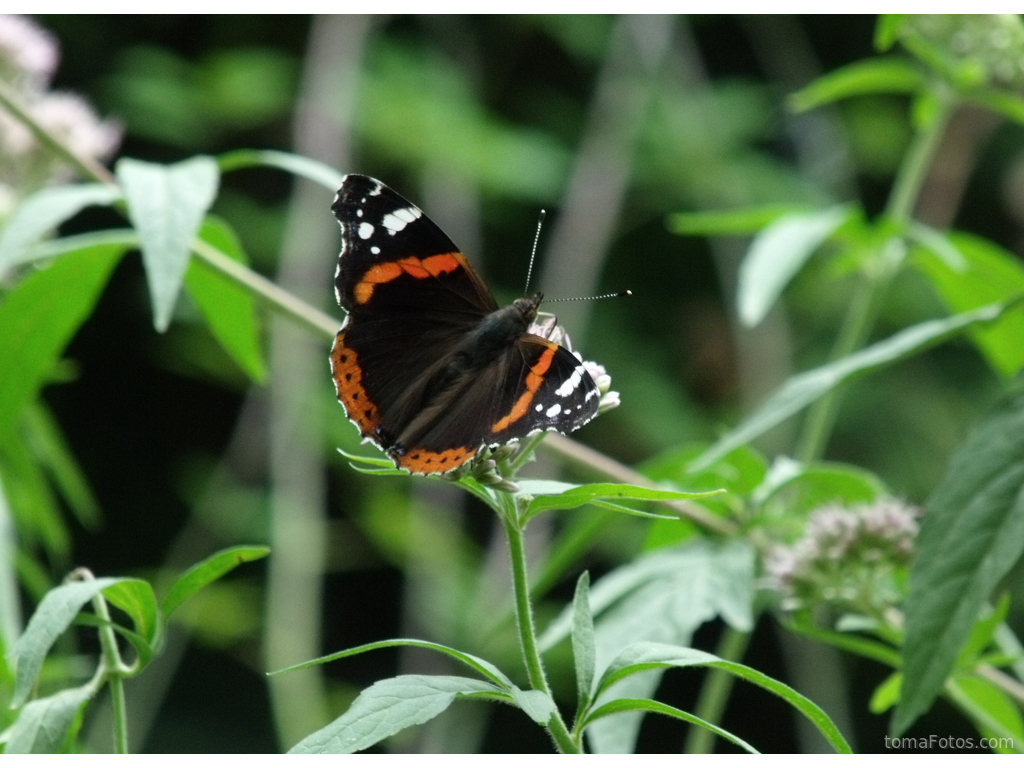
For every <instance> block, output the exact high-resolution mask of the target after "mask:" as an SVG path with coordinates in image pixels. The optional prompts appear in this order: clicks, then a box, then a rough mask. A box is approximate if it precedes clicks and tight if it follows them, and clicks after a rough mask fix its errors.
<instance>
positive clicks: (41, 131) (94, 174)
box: [0, 80, 114, 184]
mask: <svg viewBox="0 0 1024 768" xmlns="http://www.w3.org/2000/svg"><path fill="white" fill-rule="evenodd" d="M0 106H2V107H4V109H6V110H7V111H8V112H9V113H10V114H11V116H12V117H14V118H15V119H16V120H17V121H18V122H20V123H21V124H22V125H24V126H25V127H26V128H28V129H29V131H30V132H31V133H32V135H33V136H35V138H36V140H37V141H38V142H39V143H40V144H42V145H43V146H44V147H46V148H47V149H48V150H50V151H51V152H53V154H55V155H56V156H57V157H59V158H60V159H61V160H63V161H64V162H66V163H67V164H68V165H70V166H71V167H72V168H74V169H75V170H76V171H77V172H78V173H80V174H82V175H83V176H86V177H89V178H92V179H95V180H96V181H98V182H100V183H102V184H113V183H114V177H113V176H111V175H110V171H108V170H107V169H106V168H104V167H103V166H102V165H100V164H99V163H97V162H96V161H95V160H93V159H92V158H91V157H81V156H79V155H77V154H75V153H74V152H72V151H71V149H70V148H69V147H68V146H67V145H65V144H64V142H63V141H61V139H60V138H59V137H57V136H55V135H54V134H53V133H52V132H51V131H50V130H48V129H47V128H46V126H44V125H42V124H41V123H40V122H39V121H37V120H36V119H35V117H34V116H33V115H32V112H31V111H30V110H29V108H28V106H27V105H26V104H24V103H23V102H22V100H21V97H20V96H19V95H18V94H17V93H16V92H15V91H14V89H12V88H11V87H10V86H9V85H7V83H5V82H4V81H3V80H0Z"/></svg>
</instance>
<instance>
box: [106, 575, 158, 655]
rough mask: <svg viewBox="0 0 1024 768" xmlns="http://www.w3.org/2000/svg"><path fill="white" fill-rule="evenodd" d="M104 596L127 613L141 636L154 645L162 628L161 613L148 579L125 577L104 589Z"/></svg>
mask: <svg viewBox="0 0 1024 768" xmlns="http://www.w3.org/2000/svg"><path fill="white" fill-rule="evenodd" d="M103 597H105V598H106V599H107V600H109V601H110V602H111V603H112V604H113V605H115V606H116V607H118V608H120V609H121V610H122V611H124V612H125V613H127V614H128V617H129V618H130V619H131V620H132V624H134V625H135V631H136V632H137V633H138V634H139V636H140V637H142V638H143V639H144V640H145V641H146V642H147V643H148V644H149V645H151V646H152V645H154V643H155V641H156V639H157V632H158V631H159V629H160V613H159V611H158V610H157V605H156V595H155V594H154V593H153V587H152V586H150V584H149V582H148V581H143V580H142V579H123V580H121V581H119V582H118V583H116V584H114V585H112V586H110V587H107V588H106V589H105V590H103Z"/></svg>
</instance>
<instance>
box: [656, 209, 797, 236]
mask: <svg viewBox="0 0 1024 768" xmlns="http://www.w3.org/2000/svg"><path fill="white" fill-rule="evenodd" d="M806 211H807V206H801V205H763V206H760V207H757V208H735V209H730V210H720V211H689V212H687V213H672V214H669V216H668V218H667V219H666V220H665V225H666V227H668V231H669V232H672V233H673V234H676V235H693V236H708V235H753V234H754V233H756V232H759V231H761V230H762V229H764V228H765V227H766V226H768V225H769V224H771V223H772V222H773V221H775V220H776V219H779V218H781V217H783V216H786V215H789V214H800V213H804V212H806Z"/></svg>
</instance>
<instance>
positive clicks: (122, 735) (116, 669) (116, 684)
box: [92, 594, 128, 755]
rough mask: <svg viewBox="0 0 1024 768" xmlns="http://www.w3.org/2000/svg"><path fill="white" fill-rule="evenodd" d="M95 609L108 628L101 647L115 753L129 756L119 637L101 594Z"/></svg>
mask: <svg viewBox="0 0 1024 768" xmlns="http://www.w3.org/2000/svg"><path fill="white" fill-rule="evenodd" d="M92 605H93V609H94V610H95V611H96V615H97V616H99V617H100V618H101V619H102V620H103V621H104V622H106V626H104V627H101V628H100V631H99V634H100V647H101V649H102V652H103V667H104V670H105V676H106V680H107V683H108V684H109V685H110V709H111V721H112V722H113V726H114V734H113V735H114V752H116V753H117V754H119V755H127V754H128V708H127V706H126V705H125V699H124V677H123V675H124V672H125V667H124V664H123V663H122V662H121V654H120V652H119V651H118V649H117V635H116V634H115V633H114V629H113V627H111V626H110V611H109V610H107V601H106V600H104V599H103V595H102V594H99V595H96V597H94V598H93V600H92Z"/></svg>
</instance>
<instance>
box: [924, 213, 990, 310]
mask: <svg viewBox="0 0 1024 768" xmlns="http://www.w3.org/2000/svg"><path fill="white" fill-rule="evenodd" d="M907 236H908V238H909V239H910V240H911V241H913V242H915V243H917V244H918V245H920V246H921V247H922V248H925V249H927V250H928V251H930V252H931V253H932V254H933V255H934V256H935V257H936V258H938V259H940V260H941V261H942V263H943V264H944V265H945V266H946V267H947V268H949V269H950V270H952V271H953V272H956V273H957V274H959V275H962V274H963V273H964V272H965V271H966V270H967V259H965V258H964V255H963V254H962V253H961V252H960V249H959V248H957V247H956V245H954V244H953V241H952V240H951V239H950V237H949V233H948V232H940V231H938V230H937V229H932V228H931V227H929V226H928V225H927V224H922V223H920V222H918V221H912V222H910V223H909V224H908V225H907ZM997 298H1000V299H1002V298H1006V296H1005V295H1004V296H999V297H997ZM990 301H992V299H989V300H988V301H979V302H978V303H977V304H975V305H974V306H981V305H982V304H988V303H989V302H990ZM964 309H973V307H964Z"/></svg>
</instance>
